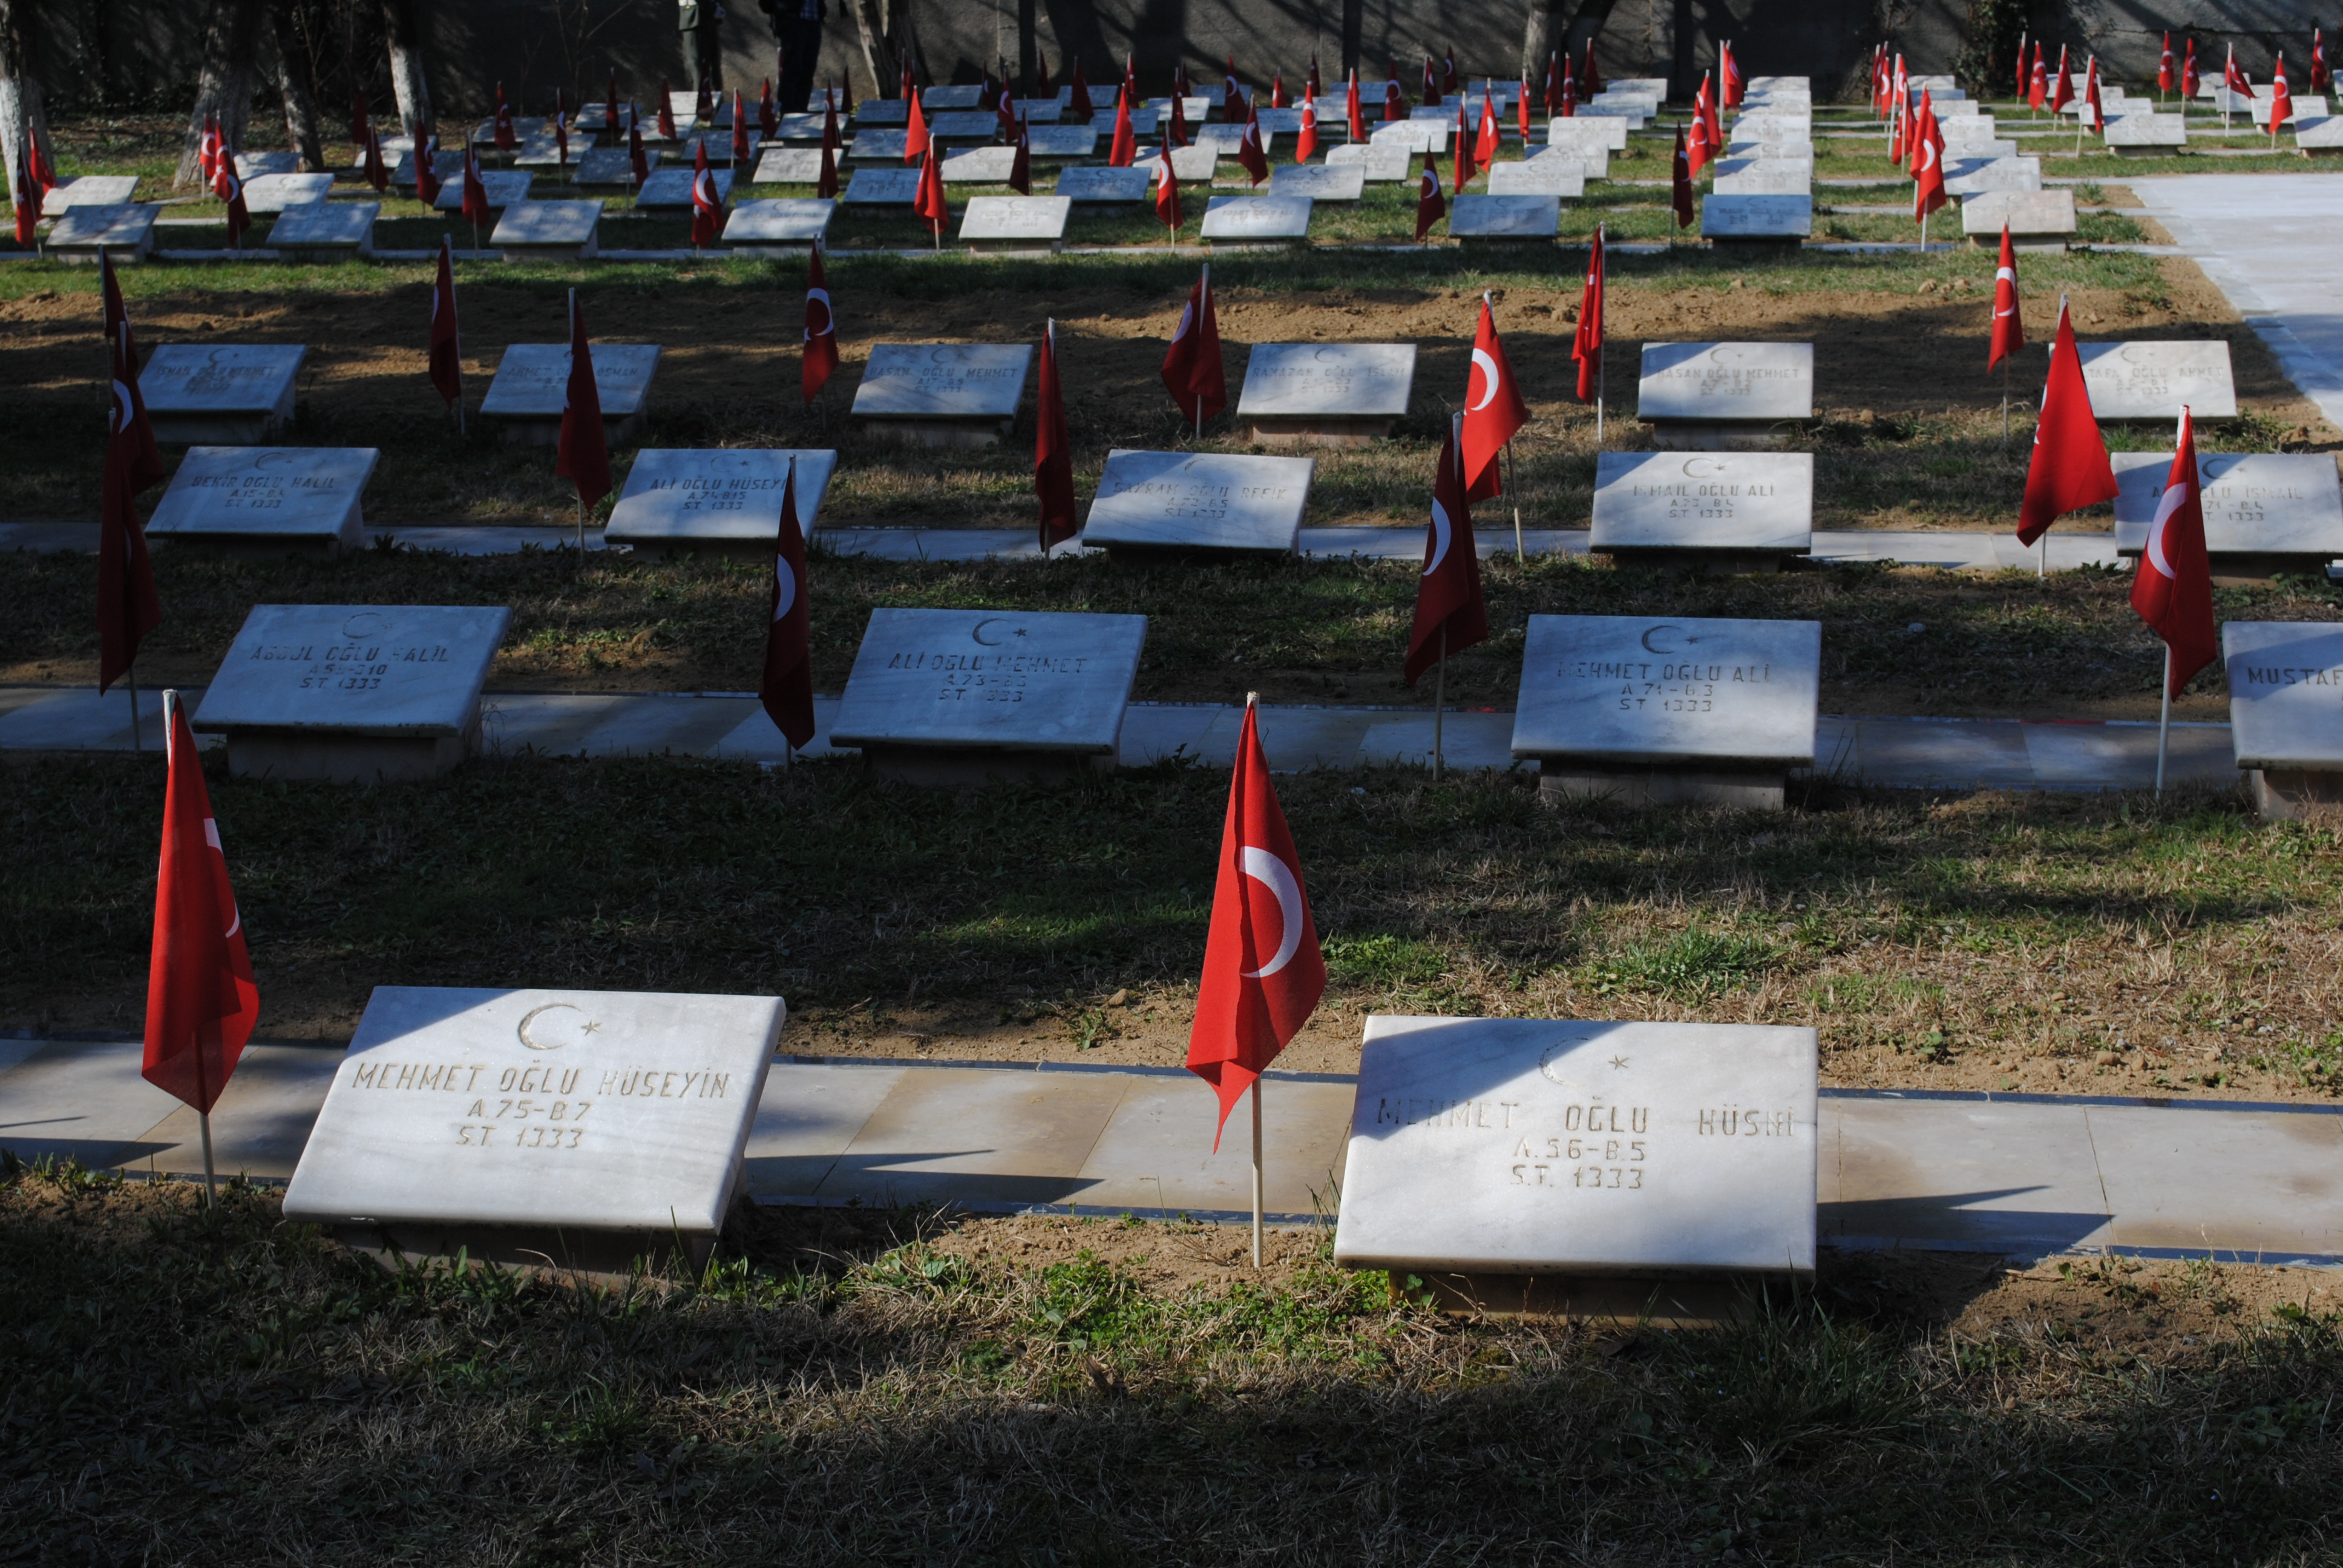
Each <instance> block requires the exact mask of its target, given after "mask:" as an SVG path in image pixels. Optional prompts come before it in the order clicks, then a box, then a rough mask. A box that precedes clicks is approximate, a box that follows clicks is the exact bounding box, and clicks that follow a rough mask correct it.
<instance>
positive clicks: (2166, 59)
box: [2156, 28, 2173, 93]
mask: <svg viewBox="0 0 2343 1568" xmlns="http://www.w3.org/2000/svg"><path fill="white" fill-rule="evenodd" d="M2172 76H2173V71H2172V33H2171V30H2170V29H2169V28H2167V29H2166V30H2165V34H2164V52H2163V53H2162V54H2161V55H2157V60H2156V90H2157V92H2159V93H2168V92H2170V91H2172Z"/></svg>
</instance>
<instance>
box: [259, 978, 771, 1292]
mask: <svg viewBox="0 0 2343 1568" xmlns="http://www.w3.org/2000/svg"><path fill="white" fill-rule="evenodd" d="M788 1016H789V1009H788V1007H787V1006H786V1005H785V1004H784V1003H783V1002H782V1000H781V999H780V998H779V997H764V996H707V995H684V994H660V993H654V992H639V991H592V990H469V989H464V990H459V989H456V988H452V987H447V988H443V987H426V986H377V987H376V988H375V990H374V994H373V995H372V996H371V997H369V998H368V999H367V1009H366V1012H365V1014H364V1015H363V1016H362V1017H361V1018H360V1019H359V1020H358V1027H357V1034H356V1035H355V1036H354V1037H353V1038H352V1039H351V1040H350V1046H349V1050H348V1051H347V1054H346V1055H345V1056H344V1057H343V1059H342V1061H341V1065H340V1066H339V1067H338V1068H337V1070H335V1073H334V1078H333V1082H332V1084H331V1085H330V1086H329V1087H328V1088H327V1091H326V1102H325V1105H324V1107H323V1108H322V1109H321V1110H320V1111H318V1113H317V1125H316V1126H315V1128H314V1129H313V1130H312V1131H310V1134H309V1141H308V1144H307V1147H306V1148H304V1149H303V1150H302V1151H301V1162H300V1164H299V1165H298V1166H297V1167H296V1168H295V1170H294V1172H293V1181H292V1182H291V1184H290V1185H289V1186H288V1187H287V1189H286V1191H285V1207H286V1213H287V1216H288V1217H293V1218H297V1219H298V1220H299V1221H304V1222H306V1223H309V1224H315V1225H327V1226H331V1227H332V1228H333V1229H334V1231H336V1233H337V1239H338V1240H340V1241H342V1242H343V1243H344V1244H345V1245H347V1246H353V1247H356V1248H357V1249H359V1250H361V1251H368V1252H373V1253H377V1254H378V1255H381V1256H383V1257H384V1258H386V1260H387V1258H389V1257H391V1256H395V1255H400V1254H403V1255H405V1256H407V1257H417V1256H421V1257H450V1256H453V1255H454V1254H455V1253H456V1252H457V1251H458V1250H459V1249H460V1250H461V1251H464V1252H465V1253H466V1254H467V1255H468V1256H469V1257H471V1258H473V1259H478V1260H484V1261H494V1262H498V1263H506V1264H535V1265H544V1264H548V1263H550V1264H551V1265H552V1266H554V1267H557V1268H562V1269H578V1270H587V1271H596V1272H602V1273H619V1272H624V1271H628V1269H629V1268H630V1267H631V1266H632V1265H633V1264H634V1263H635V1262H636V1261H638V1260H641V1261H648V1262H659V1261H669V1254H671V1253H673V1252H675V1251H678V1250H680V1251H682V1252H683V1253H684V1254H685V1257H684V1258H682V1259H675V1260H673V1261H689V1262H690V1263H692V1264H694V1265H697V1264H699V1263H702V1262H704V1261H706V1259H707V1257H708V1254H709V1251H710V1250H711V1249H712V1248H713V1247H714V1245H715V1242H716V1238H717V1234H718V1232H719V1231H721V1230H722V1229H723V1225H724V1219H725V1216H726V1214H727V1212H728V1211H729V1209H730V1207H731V1204H732V1200H733V1196H734V1193H735V1190H736V1189H737V1187H738V1185H739V1180H740V1171H741V1170H742V1155H743V1154H744V1152H745V1151H746V1150H747V1148H748V1142H749V1129H750V1128H751V1127H752V1126H753V1125H754V1124H755V1121H756V1118H757V1108H758V1102H759V1100H760V1099H761V1098H762V1097H763V1094H764V1087H765V1074H766V1072H767V1071H768V1070H769V1068H770V1066H771V1064H772V1060H773V1048H774V1046H775V1044H776V1043H777V1042H778V1041H779V1039H780V1033H781V1026H782V1024H783V1022H784V1021H785V1020H787V1018H788ZM679 1243H680V1244H681V1245H680V1249H679V1246H678V1244H679Z"/></svg>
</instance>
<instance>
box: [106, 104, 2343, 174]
mask: <svg viewBox="0 0 2343 1568" xmlns="http://www.w3.org/2000/svg"><path fill="white" fill-rule="evenodd" d="M2294 146H2295V150H2296V151H2298V152H2299V153H2302V154H2303V155H2305V156H2310V157H2316V156H2318V155H2319V154H2321V153H2337V152H2343V115H2328V116H2325V117H2323V118H2320V119H2315V120H2314V119H2311V118H2309V117H2308V116H2304V117H2302V118H2298V119H2297V120H2296V121H2295V122H2294ZM82 177H83V178H85V179H86V178H88V177H89V176H86V175H85V176H82Z"/></svg>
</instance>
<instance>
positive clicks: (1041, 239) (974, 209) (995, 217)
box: [960, 196, 1074, 252]
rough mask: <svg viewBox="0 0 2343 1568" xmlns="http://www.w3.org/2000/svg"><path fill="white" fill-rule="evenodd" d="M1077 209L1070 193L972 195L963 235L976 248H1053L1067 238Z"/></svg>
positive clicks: (962, 221) (962, 222)
mask: <svg viewBox="0 0 2343 1568" xmlns="http://www.w3.org/2000/svg"><path fill="white" fill-rule="evenodd" d="M1073 210H1074V204H1073V200H1072V198H1071V197H1069V196H970V197H969V200H968V207H967V210H966V211H964V212H963V213H962V214H961V215H960V240H961V242H962V243H963V244H965V245H967V246H970V248H971V249H976V250H1003V251H1041V252H1048V251H1053V250H1056V249H1057V248H1058V247H1059V246H1061V244H1063V243H1064V241H1065V237H1066V220H1067V218H1068V217H1070V216H1072V214H1073Z"/></svg>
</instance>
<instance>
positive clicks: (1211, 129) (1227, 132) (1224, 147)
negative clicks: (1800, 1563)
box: [1194, 120, 1245, 158]
mask: <svg viewBox="0 0 2343 1568" xmlns="http://www.w3.org/2000/svg"><path fill="white" fill-rule="evenodd" d="M1244 134H1245V127H1244V122H1243V121H1242V120H1228V121H1216V122H1215V123H1213V124H1212V125H1209V126H1196V127H1195V133H1194V136H1195V143H1196V146H1200V147H1211V148H1212V149H1213V150H1214V151H1215V152H1217V153H1218V154H1220V156H1222V157H1224V158H1232V157H1234V156H1237V145H1238V144H1239V143H1240V142H1242V141H1243V140H1244Z"/></svg>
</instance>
